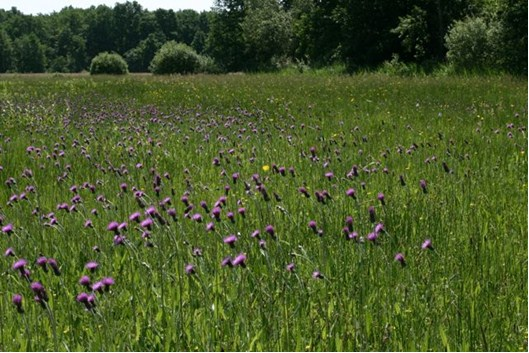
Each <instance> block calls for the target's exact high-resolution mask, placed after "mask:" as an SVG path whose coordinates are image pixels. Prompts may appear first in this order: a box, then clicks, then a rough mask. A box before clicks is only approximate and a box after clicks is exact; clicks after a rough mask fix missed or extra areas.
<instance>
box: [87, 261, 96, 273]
mask: <svg viewBox="0 0 529 353" xmlns="http://www.w3.org/2000/svg"><path fill="white" fill-rule="evenodd" d="M84 267H85V268H86V269H87V270H88V271H90V272H94V271H95V270H97V268H98V267H99V264H98V263H97V262H95V261H90V262H87V263H86V265H85V266H84Z"/></svg>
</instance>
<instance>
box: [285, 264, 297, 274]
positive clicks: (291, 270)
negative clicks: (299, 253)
mask: <svg viewBox="0 0 529 353" xmlns="http://www.w3.org/2000/svg"><path fill="white" fill-rule="evenodd" d="M294 268H295V265H294V263H293V262H291V263H289V264H288V265H287V266H286V270H287V271H288V272H294Z"/></svg>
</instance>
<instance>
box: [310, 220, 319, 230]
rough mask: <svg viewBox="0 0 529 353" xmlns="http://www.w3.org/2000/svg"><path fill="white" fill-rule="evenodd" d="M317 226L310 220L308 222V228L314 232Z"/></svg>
mask: <svg viewBox="0 0 529 353" xmlns="http://www.w3.org/2000/svg"><path fill="white" fill-rule="evenodd" d="M317 227H318V226H317V224H316V221H314V220H312V221H310V222H309V228H310V229H312V230H313V231H316V228H317Z"/></svg>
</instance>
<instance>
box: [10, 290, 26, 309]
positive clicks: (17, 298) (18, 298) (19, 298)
mask: <svg viewBox="0 0 529 353" xmlns="http://www.w3.org/2000/svg"><path fill="white" fill-rule="evenodd" d="M11 302H12V303H13V305H14V306H16V307H17V311H18V312H19V313H21V314H22V313H23V312H24V308H22V295H20V294H13V298H12V299H11Z"/></svg>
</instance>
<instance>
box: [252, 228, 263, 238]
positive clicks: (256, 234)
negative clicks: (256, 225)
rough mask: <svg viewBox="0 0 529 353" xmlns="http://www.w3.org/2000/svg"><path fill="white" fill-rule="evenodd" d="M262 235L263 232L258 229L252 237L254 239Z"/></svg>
mask: <svg viewBox="0 0 529 353" xmlns="http://www.w3.org/2000/svg"><path fill="white" fill-rule="evenodd" d="M260 234H261V231H260V230H259V229H256V230H254V231H253V233H252V235H251V237H252V238H259V235H260Z"/></svg>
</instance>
